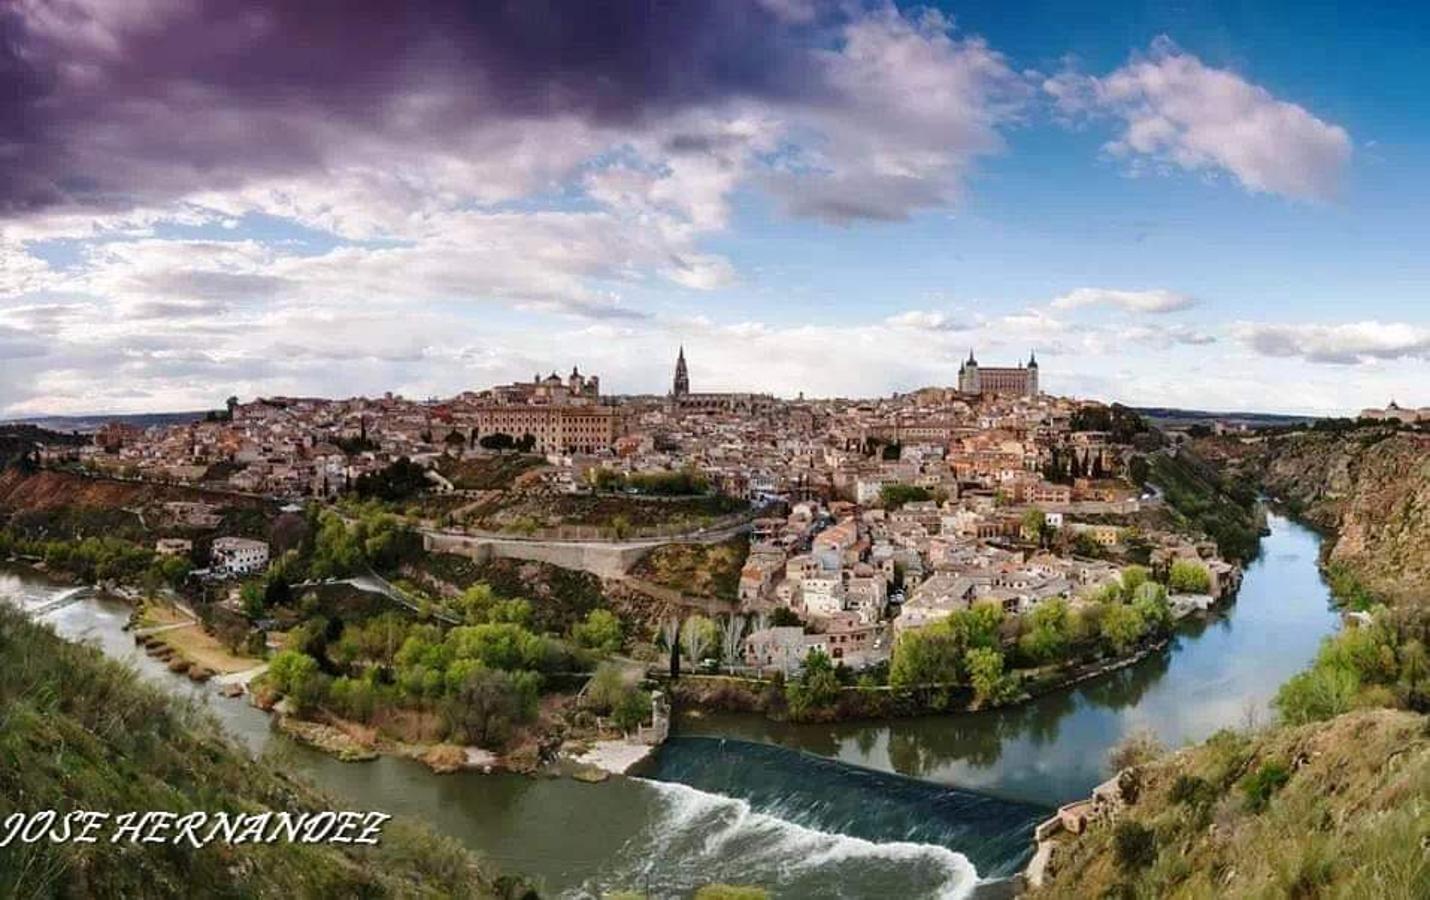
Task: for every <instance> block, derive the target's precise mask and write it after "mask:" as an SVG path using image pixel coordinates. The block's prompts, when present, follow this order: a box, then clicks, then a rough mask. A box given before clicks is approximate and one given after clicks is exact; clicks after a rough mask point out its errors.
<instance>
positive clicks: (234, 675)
mask: <svg viewBox="0 0 1430 900" xmlns="http://www.w3.org/2000/svg"><path fill="white" fill-rule="evenodd" d="M267 671H268V663H263V664H262V665H259V666H254V667H253V668H251V669H244V670H243V671H242V672H229V673H228V674H227V675H219V676H216V677H215V678H214V679H213V681H214V684H242V685H247V684H248V683H249V682H250V681H252V680H253V679H255V678H257V677H258V676H259V675H262V674H263V673H264V672H267Z"/></svg>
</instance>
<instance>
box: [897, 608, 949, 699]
mask: <svg viewBox="0 0 1430 900" xmlns="http://www.w3.org/2000/svg"><path fill="white" fill-rule="evenodd" d="M962 656H963V645H962V642H961V641H960V640H959V638H958V637H957V636H955V634H954V633H953V630H952V629H951V628H950V627H949V626H948V624H947V623H946V621H945V622H934V623H932V624H930V625H926V626H924V627H922V628H916V629H912V630H908V631H905V632H904V633H903V634H901V635H899V639H898V641H897V642H896V643H895V644H894V657H893V661H892V662H891V663H890V665H889V684H890V685H892V686H894V687H898V688H903V687H915V686H917V685H926V684H951V683H953V682H956V681H957V680H958V678H959V665H960V663H961V660H962Z"/></svg>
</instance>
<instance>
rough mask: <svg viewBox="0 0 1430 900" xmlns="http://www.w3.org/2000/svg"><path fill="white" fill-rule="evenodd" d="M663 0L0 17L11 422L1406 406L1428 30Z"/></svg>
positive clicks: (1168, 12)
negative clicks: (659, 0) (576, 408)
mask: <svg viewBox="0 0 1430 900" xmlns="http://www.w3.org/2000/svg"><path fill="white" fill-rule="evenodd" d="M648 5H649V4H645V3H640V2H633V3H629V4H615V5H614V6H613V7H612V8H610V9H606V8H604V6H603V7H602V9H601V10H600V11H598V10H596V9H594V8H588V7H587V6H585V5H582V4H575V5H574V6H573V8H572V9H569V10H562V11H561V12H560V13H559V14H558V13H557V12H548V13H545V14H542V15H536V14H529V15H528V14H518V12H517V10H518V9H519V8H521V7H523V5H521V4H518V5H505V4H497V5H495V6H491V7H490V8H487V5H482V4H478V5H476V6H475V7H472V8H468V7H469V6H471V5H466V4H452V3H449V2H447V0H432V2H430V3H419V4H416V5H415V6H413V8H412V11H411V14H410V15H408V16H406V17H404V20H403V21H404V25H403V29H402V30H401V36H400V37H399V36H398V35H395V34H394V33H393V31H392V30H391V28H390V23H389V22H387V21H386V18H385V14H384V12H383V11H382V9H381V5H380V4H378V5H365V4H359V5H356V6H354V5H349V4H342V5H337V6H333V7H331V8H329V7H323V8H308V7H304V8H303V9H302V10H299V9H298V8H297V7H293V6H292V5H291V4H281V3H274V2H271V0H260V2H254V3H248V4H244V8H245V10H246V15H245V19H244V21H243V23H242V27H236V26H235V23H234V21H233V20H232V18H231V16H230V15H229V14H228V13H226V12H225V11H224V10H225V7H224V5H223V4H210V3H197V4H185V3H157V4H130V3H124V2H105V3H99V2H91V0H80V2H75V3H69V4H65V5H64V6H63V7H62V8H61V9H60V10H59V11H54V12H52V13H46V12H45V10H46V9H48V8H49V6H50V5H49V4H46V3H41V2H26V3H21V4H18V5H17V6H15V7H14V8H13V9H12V10H9V11H8V12H7V13H6V14H4V18H3V20H0V27H3V29H4V34H5V36H6V45H7V46H8V47H11V48H12V50H13V52H12V54H10V56H9V57H8V58H9V59H11V60H12V61H13V68H10V69H6V72H5V77H7V78H13V80H14V83H15V84H17V85H19V86H21V88H22V89H21V90H18V91H10V92H5V93H4V94H3V96H0V123H8V122H14V123H23V125H24V127H23V128H17V129H6V139H7V144H6V150H5V153H6V160H7V164H6V165H5V167H4V171H3V172H0V417H16V416H27V415H36V414H41V413H48V414H63V413H80V412H85V413H89V412H112V413H134V412H154V411H162V410H175V409H196V408H204V407H205V406H208V405H210V404H212V403H213V402H214V398H223V397H227V396H229V395H232V394H237V395H239V396H245V397H251V396H260V395H271V394H289V395H315V396H337V395H342V394H347V395H351V394H362V395H368V396H373V395H380V394H382V393H384V392H385V391H388V390H392V391H394V392H397V393H401V394H403V395H405V396H413V397H426V396H450V395H452V394H455V393H458V392H460V391H462V390H465V389H468V388H471V387H473V386H482V385H487V384H494V383H500V382H503V381H511V380H515V379H518V378H525V377H529V375H530V373H532V372H534V371H542V372H546V371H549V370H550V369H551V368H552V367H554V366H558V364H559V365H569V364H570V363H571V362H579V363H580V364H581V365H582V366H583V367H585V368H589V369H590V370H591V371H599V372H601V373H602V374H603V376H604V377H605V378H606V379H607V380H608V382H609V383H610V384H611V385H612V389H613V390H618V391H620V392H632V393H641V392H652V391H659V390H662V389H663V388H664V386H665V384H666V382H667V380H668V377H669V374H668V367H669V359H670V352H671V349H672V348H675V347H677V346H679V345H680V344H682V343H683V344H684V345H685V347H686V348H687V351H688V352H690V353H692V354H694V355H695V356H696V357H698V358H699V360H700V365H699V371H700V375H699V379H700V381H701V382H702V383H703V384H704V385H706V387H707V388H708V389H710V390H754V391H762V392H770V393H773V394H776V395H778V396H785V397H793V396H797V395H798V394H799V393H800V392H804V393H805V394H806V395H808V396H881V395H888V394H890V393H893V392H896V391H908V390H913V389H915V388H918V387H921V386H924V385H941V384H944V385H946V384H951V383H953V379H954V378H955V375H954V374H953V373H955V372H956V370H957V368H958V364H959V362H960V361H962V360H963V359H964V358H965V357H966V355H967V353H968V348H969V347H970V346H973V347H977V348H978V350H979V352H980V353H981V354H983V355H984V356H986V357H987V358H988V359H989V360H991V361H995V362H997V363H999V364H1001V365H1011V364H1013V363H1014V362H1015V361H1016V360H1018V359H1026V355H1027V353H1028V352H1029V350H1030V349H1033V348H1036V349H1037V352H1038V358H1039V360H1040V361H1041V362H1042V363H1043V364H1044V365H1045V366H1047V367H1048V368H1049V370H1050V371H1056V372H1057V378H1056V382H1055V383H1052V382H1050V384H1049V387H1050V389H1054V390H1057V391H1058V392H1059V393H1062V394H1066V395H1069V396H1080V397H1096V398H1103V399H1108V400H1117V401H1120V402H1123V403H1127V404H1131V405H1138V406H1149V405H1154V406H1175V407H1183V408H1187V407H1194V408H1203V409H1223V410H1264V411H1272V412H1290V413H1309V414H1319V415H1337V414H1342V415H1343V414H1347V413H1351V412H1353V411H1355V410H1357V409H1360V408H1362V407H1365V406H1369V405H1376V404H1385V403H1386V402H1388V400H1390V399H1391V398H1396V399H1399V400H1401V402H1422V401H1423V398H1416V399H1415V400H1408V399H1406V398H1408V397H1410V395H1411V394H1412V392H1413V389H1414V387H1415V386H1416V385H1417V384H1418V383H1419V381H1421V380H1423V368H1424V365H1425V363H1426V361H1427V359H1430V322H1427V321H1426V317H1425V294H1424V289H1425V285H1426V284H1430V268H1427V267H1430V261H1427V259H1426V257H1425V255H1424V254H1423V253H1420V252H1418V249H1419V248H1420V247H1423V246H1424V244H1425V226H1424V217H1423V215H1422V214H1421V210H1423V209H1424V208H1425V206H1426V205H1427V201H1430V194H1427V191H1430V179H1427V178H1425V177H1424V175H1425V154H1424V148H1425V146H1426V144H1427V140H1430V126H1427V125H1426V124H1425V122H1426V121H1427V120H1426V118H1425V117H1424V116H1423V115H1420V114H1419V113H1420V112H1421V109H1420V106H1421V98H1420V95H1419V94H1418V93H1416V92H1413V91H1403V90H1399V89H1397V86H1398V85H1403V84H1409V83H1415V78H1416V76H1418V74H1419V69H1418V58H1419V57H1418V54H1417V52H1416V47H1415V46H1414V45H1413V44H1411V43H1407V39H1408V38H1409V37H1410V36H1413V35H1416V34H1419V33H1422V29H1421V25H1420V23H1419V21H1418V18H1417V16H1416V13H1415V11H1414V10H1410V9H1403V10H1402V9H1397V10H1378V11H1377V12H1376V13H1375V15H1374V16H1370V17H1368V18H1367V17H1349V18H1347V20H1346V21H1342V18H1345V17H1339V16H1336V15H1334V13H1332V12H1329V11H1326V10H1319V9H1318V10H1310V11H1308V10H1305V9H1303V8H1302V7H1301V6H1300V5H1297V6H1286V7H1273V8H1274V10H1275V11H1274V12H1267V13H1266V14H1264V15H1262V14H1257V15H1252V14H1250V13H1239V14H1238V15H1237V16H1236V17H1235V21H1229V20H1226V19H1224V18H1223V14H1222V13H1220V12H1219V11H1217V10H1215V9H1211V8H1206V9H1203V8H1200V7H1197V8H1189V9H1183V8H1180V7H1175V6H1164V5H1153V6H1152V7H1148V6H1147V5H1146V4H1140V3H1130V2H1117V3H1113V4H1111V5H1110V6H1109V7H1108V8H1106V9H1105V10H1103V11H1101V12H1100V13H1099V18H1101V19H1102V20H1103V21H1117V22H1121V23H1123V25H1122V27H1118V28H1092V27H1090V25H1091V23H1090V21H1089V19H1088V16H1087V14H1086V12H1085V11H1084V10H1082V9H1079V8H1078V7H1076V6H1066V7H1064V8H1059V9H1049V8H1047V7H1046V5H1045V4H1032V3H1024V2H1014V3H1011V4H981V5H972V6H970V7H969V8H963V7H960V6H957V5H954V4H952V3H945V2H937V3H934V4H932V5H914V4H899V3H894V2H885V0H863V2H854V3H820V2H790V0H735V2H731V3H714V4H712V3H701V2H689V3H681V4H675V5H673V6H671V7H669V8H668V9H667V8H666V7H662V9H664V10H665V12H662V13H660V14H656V13H654V12H653V11H652V10H650V9H647V8H646V7H647V6H648ZM478 7H480V8H478ZM542 9H546V7H542ZM553 9H554V8H553ZM651 16H654V19H651V18H650V17H651ZM1326 16H1329V17H1330V18H1328V19H1327V18H1324V17H1326ZM1323 26H1324V27H1323ZM1288 28H1292V29H1294V33H1295V40H1294V41H1287V40H1285V36H1286V34H1287V29H1288ZM300 36H301V37H300ZM1362 39H1363V40H1362ZM1366 41H1373V42H1374V46H1375V47H1376V51H1375V52H1373V53H1368V52H1366V50H1365V46H1366ZM354 46H361V47H363V48H364V49H363V51H362V52H361V53H357V52H353V51H352V47H354ZM315 59H316V60H320V61H321V64H320V65H317V66H312V65H308V64H307V63H306V62H305V63H303V64H301V65H299V64H297V63H296V62H295V61H299V60H315ZM239 73H242V74H241V75H240V74H239ZM1328 73H1336V77H1327V74H1328ZM692 374H693V373H692Z"/></svg>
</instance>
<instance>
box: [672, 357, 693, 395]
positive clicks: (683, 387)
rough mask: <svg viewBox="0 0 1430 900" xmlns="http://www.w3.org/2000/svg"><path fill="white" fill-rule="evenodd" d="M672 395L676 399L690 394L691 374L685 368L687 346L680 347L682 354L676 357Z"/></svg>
mask: <svg viewBox="0 0 1430 900" xmlns="http://www.w3.org/2000/svg"><path fill="white" fill-rule="evenodd" d="M670 393H671V394H672V395H673V396H676V397H684V396H685V395H686V394H689V393H690V372H689V371H688V370H687V369H686V368H685V345H684V344H681V345H680V353H679V354H677V355H676V357H675V381H674V383H673V384H672V385H671V388H670Z"/></svg>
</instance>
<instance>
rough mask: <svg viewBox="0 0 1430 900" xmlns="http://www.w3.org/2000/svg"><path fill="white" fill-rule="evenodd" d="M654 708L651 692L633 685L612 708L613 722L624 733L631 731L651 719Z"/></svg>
mask: <svg viewBox="0 0 1430 900" xmlns="http://www.w3.org/2000/svg"><path fill="white" fill-rule="evenodd" d="M653 708H654V707H653V704H652V702H651V697H650V694H649V693H648V692H646V691H643V690H641V689H640V688H636V687H633V688H631V689H630V690H628V691H626V692H625V693H623V694H622V695H621V697H620V699H619V700H617V701H616V705H615V707H614V708H613V709H612V710H611V722H612V724H614V725H615V726H616V727H617V728H619V729H620V730H621V731H622V732H623V733H629V732H631V731H634V730H635V729H636V728H637V727H638V726H640V725H643V724H644V723H645V722H646V721H647V720H649V719H650V716H651V711H652V709H653Z"/></svg>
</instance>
